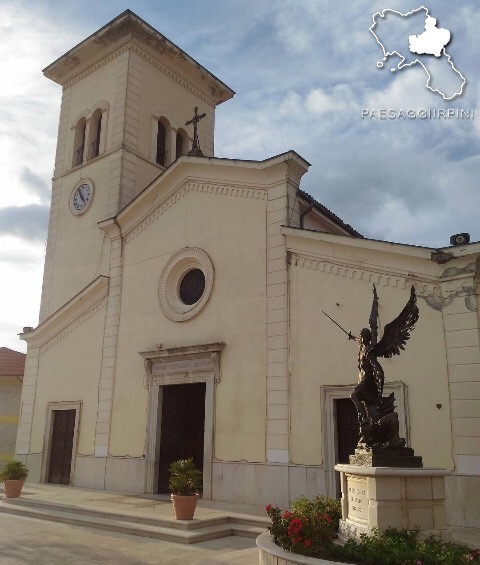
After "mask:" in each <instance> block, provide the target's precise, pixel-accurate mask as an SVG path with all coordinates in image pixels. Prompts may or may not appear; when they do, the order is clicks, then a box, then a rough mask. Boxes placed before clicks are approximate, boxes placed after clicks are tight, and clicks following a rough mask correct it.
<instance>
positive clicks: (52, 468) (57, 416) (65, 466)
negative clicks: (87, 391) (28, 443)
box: [48, 410, 77, 485]
mask: <svg viewBox="0 0 480 565" xmlns="http://www.w3.org/2000/svg"><path fill="white" fill-rule="evenodd" d="M76 412H77V411H76V410H53V430H52V441H51V447H50V465H49V470H48V482H49V483H53V484H60V485H69V484H70V471H71V468H72V449H73V433H74V431H75V416H76Z"/></svg>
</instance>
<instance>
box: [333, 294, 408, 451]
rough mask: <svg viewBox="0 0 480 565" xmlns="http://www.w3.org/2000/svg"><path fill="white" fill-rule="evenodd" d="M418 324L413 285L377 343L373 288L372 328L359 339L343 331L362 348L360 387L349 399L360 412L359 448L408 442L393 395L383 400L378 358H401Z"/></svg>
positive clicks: (382, 374)
mask: <svg viewBox="0 0 480 565" xmlns="http://www.w3.org/2000/svg"><path fill="white" fill-rule="evenodd" d="M324 314H325V312H324ZM326 315H327V316H328V314H326ZM328 317H329V318H330V316H328ZM330 319H332V318H330ZM332 321H333V322H335V321H334V320H332ZM417 321H418V306H417V297H416V295H415V287H413V286H412V289H411V291H410V299H409V300H408V302H407V304H406V305H405V307H404V308H403V310H402V311H401V312H400V314H399V315H398V316H397V317H396V318H395V319H394V320H393V321H392V322H390V323H389V324H387V325H386V326H385V330H384V332H383V336H382V338H381V339H380V341H378V295H377V290H376V288H375V285H373V304H372V309H371V313H370V318H369V326H370V328H363V329H362V330H361V332H360V335H359V337H356V336H354V335H352V333H351V332H346V331H345V330H343V328H341V329H342V330H343V331H345V333H346V334H347V335H348V339H353V340H355V341H356V342H357V343H358V346H359V350H358V370H359V373H358V384H357V386H356V387H355V388H354V390H353V392H352V394H351V396H350V397H351V399H352V400H353V403H354V404H355V407H356V409H357V414H358V421H359V424H360V433H361V437H360V440H359V445H360V444H366V445H367V446H369V447H373V446H382V447H403V446H404V445H405V440H404V439H403V438H400V436H399V435H398V429H399V425H398V415H397V414H396V413H395V405H394V402H395V398H394V394H393V393H392V394H391V395H390V396H388V397H383V383H384V373H383V369H382V366H381V365H380V363H379V362H378V357H392V356H393V355H400V352H401V350H403V349H405V344H406V342H407V341H408V340H409V338H410V332H411V331H412V330H413V329H414V327H415V324H416V322H417ZM335 323H336V322H335ZM337 325H338V324H337Z"/></svg>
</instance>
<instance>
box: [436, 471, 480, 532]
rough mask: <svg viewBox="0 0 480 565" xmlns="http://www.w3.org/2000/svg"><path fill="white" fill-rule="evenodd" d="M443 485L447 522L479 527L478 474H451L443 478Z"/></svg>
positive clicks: (460, 525) (457, 525)
mask: <svg viewBox="0 0 480 565" xmlns="http://www.w3.org/2000/svg"><path fill="white" fill-rule="evenodd" d="M479 472H480V468H479ZM445 487H446V492H447V522H448V524H449V525H450V526H456V527H460V528H465V527H466V528H480V504H479V502H478V501H479V494H478V493H480V475H470V476H469V475H451V476H450V477H446V478H445Z"/></svg>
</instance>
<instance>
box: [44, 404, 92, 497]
mask: <svg viewBox="0 0 480 565" xmlns="http://www.w3.org/2000/svg"><path fill="white" fill-rule="evenodd" d="M56 410H75V425H74V428H73V442H72V463H71V465H70V486H74V482H73V479H74V476H75V462H76V458H77V443H78V427H79V423H80V413H81V410H82V401H81V400H77V401H66V402H49V403H48V404H47V414H46V420H45V435H44V442H43V452H42V466H41V470H40V483H46V482H47V481H48V474H49V471H50V456H51V449H52V435H53V420H54V418H53V412H54V411H56Z"/></svg>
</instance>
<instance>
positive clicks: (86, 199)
mask: <svg viewBox="0 0 480 565" xmlns="http://www.w3.org/2000/svg"><path fill="white" fill-rule="evenodd" d="M92 198H93V184H92V183H91V182H83V181H82V182H81V183H80V184H78V185H77V186H76V187H75V188H74V189H73V192H72V196H71V198H70V209H71V211H72V213H73V214H76V215H77V214H83V212H85V211H86V209H87V208H88V206H89V204H90V203H91V201H92Z"/></svg>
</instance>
